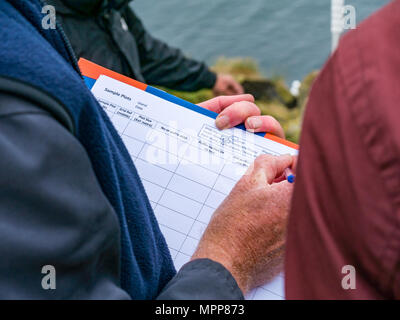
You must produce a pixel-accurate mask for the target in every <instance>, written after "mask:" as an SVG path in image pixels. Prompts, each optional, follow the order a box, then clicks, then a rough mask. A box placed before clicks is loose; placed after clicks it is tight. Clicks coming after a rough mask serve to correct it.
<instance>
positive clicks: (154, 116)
mask: <svg viewBox="0 0 400 320" xmlns="http://www.w3.org/2000/svg"><path fill="white" fill-rule="evenodd" d="M92 92H93V94H94V95H95V96H96V98H97V99H98V101H99V102H100V105H101V106H102V107H103V109H104V110H105V111H106V113H107V114H108V116H109V117H110V119H111V121H112V123H113V124H114V126H115V127H116V129H117V131H118V132H119V134H120V135H121V137H122V139H123V141H124V143H125V145H126V147H127V149H128V151H129V153H130V155H131V157H132V159H133V161H134V163H135V165H136V167H137V170H138V172H139V175H140V177H141V179H142V181H143V184H144V187H145V189H146V192H147V195H148V197H149V200H150V202H151V205H152V207H153V209H154V212H155V215H156V217H157V220H158V222H159V224H160V228H161V231H162V232H163V234H164V236H165V239H166V241H167V244H168V247H169V248H170V251H171V255H172V258H173V261H174V264H175V266H176V268H177V269H178V270H179V269H180V268H181V267H182V266H183V265H184V264H185V263H187V262H188V261H189V259H190V257H191V255H192V254H193V253H194V251H195V249H196V247H197V244H198V242H199V240H200V238H201V236H202V234H203V232H204V230H205V229H206V227H207V224H208V223H209V221H210V218H211V216H212V214H213V212H214V210H215V209H216V208H217V207H218V206H219V204H220V203H221V202H222V201H223V200H224V198H225V197H226V196H227V195H228V194H229V192H230V191H231V189H232V188H233V187H234V185H235V183H236V182H237V181H238V180H239V179H240V178H241V177H242V175H243V173H244V172H245V171H246V169H247V167H248V166H249V165H251V164H252V163H253V161H254V159H255V158H256V157H257V156H258V155H260V154H263V153H267V154H273V155H279V154H288V153H289V154H293V155H294V154H297V150H295V149H292V148H290V147H288V146H286V145H283V144H280V143H277V142H274V141H272V140H269V139H265V138H263V137H261V136H258V135H255V134H253V133H249V132H246V131H244V130H242V129H238V128H233V129H228V130H224V131H219V130H218V129H217V128H216V127H215V119H213V118H211V117H209V116H206V115H204V114H201V113H199V112H196V111H194V110H192V109H190V108H186V107H183V106H181V105H178V104H175V103H172V102H169V101H167V100H165V99H162V98H160V97H158V96H156V95H153V94H151V93H149V92H146V91H143V90H140V89H137V88H135V87H132V86H130V85H127V84H125V83H122V82H120V81H117V80H114V79H112V78H109V77H106V76H100V77H99V79H98V80H97V82H96V83H95V85H94V87H93V88H92ZM246 298H247V299H263V300H266V299H284V278H283V274H281V275H279V276H278V277H276V278H275V279H273V280H272V281H271V282H270V283H268V284H266V285H264V286H262V287H259V288H257V289H255V290H253V291H252V292H251V293H250V294H249V295H248V296H247V297H246Z"/></svg>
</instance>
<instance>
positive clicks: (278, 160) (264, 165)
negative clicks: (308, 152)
mask: <svg viewBox="0 0 400 320" xmlns="http://www.w3.org/2000/svg"><path fill="white" fill-rule="evenodd" d="M293 162H294V158H293V156H291V155H283V156H278V157H277V156H271V155H261V156H259V157H258V158H257V159H256V160H255V162H254V170H255V171H260V170H261V171H263V172H264V173H265V175H266V178H267V182H268V184H272V183H273V182H274V180H275V179H276V178H279V177H280V176H281V175H282V174H283V172H284V171H285V169H286V168H289V167H291V166H292V164H293Z"/></svg>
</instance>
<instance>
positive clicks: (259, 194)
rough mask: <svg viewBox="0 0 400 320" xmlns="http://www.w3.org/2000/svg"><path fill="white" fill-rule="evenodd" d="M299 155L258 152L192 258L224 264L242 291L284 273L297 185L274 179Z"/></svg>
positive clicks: (211, 222)
mask: <svg viewBox="0 0 400 320" xmlns="http://www.w3.org/2000/svg"><path fill="white" fill-rule="evenodd" d="M293 163H294V157H292V156H290V155H286V156H280V157H275V156H269V155H262V156H259V157H258V158H257V159H256V160H255V162H254V165H253V166H251V167H250V168H249V170H248V171H247V173H246V174H245V175H244V176H243V177H242V179H241V180H240V181H239V182H238V183H237V184H236V186H235V187H234V188H233V190H232V191H231V193H230V194H229V196H228V197H227V198H226V199H225V200H224V202H223V203H222V204H221V205H220V207H219V208H218V209H217V210H216V211H215V213H214V215H213V217H212V219H211V221H210V223H209V225H208V227H207V229H206V231H205V233H204V234H203V237H202V239H201V240H200V243H199V245H198V247H197V250H196V252H195V253H194V255H193V257H192V260H194V259H201V258H207V259H211V260H213V261H215V262H218V263H221V264H222V265H223V266H224V267H225V268H226V269H227V270H229V271H230V272H231V274H232V276H233V277H234V278H235V280H236V282H237V283H238V285H239V287H240V289H241V290H242V291H243V294H246V293H248V292H249V291H250V290H251V289H253V288H255V287H257V286H259V285H262V284H264V283H265V282H266V281H268V280H269V279H271V278H273V277H274V276H276V275H277V274H278V273H280V272H281V271H282V267H283V260H284V244H285V232H286V223H287V218H288V214H289V209H290V201H291V196H292V191H293V185H292V184H290V183H288V182H287V181H281V182H278V183H274V181H275V180H276V179H277V178H279V177H281V176H282V174H283V171H284V170H285V169H286V168H288V167H290V166H292V165H293Z"/></svg>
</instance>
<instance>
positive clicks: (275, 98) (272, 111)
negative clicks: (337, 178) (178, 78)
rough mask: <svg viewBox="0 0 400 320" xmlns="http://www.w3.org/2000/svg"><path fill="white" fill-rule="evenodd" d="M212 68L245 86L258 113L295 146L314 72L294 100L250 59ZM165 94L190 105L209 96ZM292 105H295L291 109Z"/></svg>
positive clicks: (225, 60) (206, 92)
mask: <svg viewBox="0 0 400 320" xmlns="http://www.w3.org/2000/svg"><path fill="white" fill-rule="evenodd" d="M212 69H213V70H214V71H216V72H221V73H229V74H231V75H232V76H234V77H235V78H236V79H237V80H238V81H239V82H241V83H244V84H246V88H249V89H252V90H254V91H255V93H256V94H255V97H256V104H257V105H258V106H259V108H260V109H261V112H262V114H265V115H271V116H273V117H275V118H276V119H277V120H278V121H279V122H280V123H281V124H282V126H283V128H284V130H285V132H286V136H287V139H288V140H290V141H293V142H296V143H298V141H299V137H300V128H301V121H302V117H303V112H304V109H305V105H306V103H307V98H308V95H309V91H310V88H311V86H312V83H313V81H314V79H315V78H316V76H317V74H318V72H317V71H314V72H312V73H310V74H309V75H307V76H306V77H305V78H304V80H303V81H302V85H301V88H300V94H299V96H298V97H297V100H295V99H294V97H293V96H292V95H291V93H290V91H289V89H288V88H287V85H286V83H285V81H284V79H283V78H281V77H276V76H275V77H272V78H269V79H268V78H266V77H264V76H263V75H262V74H261V73H260V71H259V70H260V69H259V67H258V65H257V63H256V62H255V61H254V60H252V59H250V58H235V59H228V58H220V59H219V60H218V61H217V63H216V64H215V66H214V67H213V68H212ZM260 86H263V88H266V89H265V90H264V91H265V92H266V95H264V94H262V93H260V94H258V93H257V90H258V89H257V88H260ZM164 90H165V89H164ZM167 91H168V92H170V93H172V94H173V95H176V96H178V97H180V98H182V99H185V100H187V101H190V102H193V103H199V102H202V101H205V100H208V99H211V98H212V97H213V94H212V92H211V90H200V91H197V92H179V91H173V90H167ZM249 92H250V90H249ZM251 93H253V92H251ZM294 103H295V104H296V106H295V107H294ZM288 106H289V107H291V108H289V107H288Z"/></svg>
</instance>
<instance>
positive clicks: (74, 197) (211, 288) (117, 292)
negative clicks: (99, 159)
mask: <svg viewBox="0 0 400 320" xmlns="http://www.w3.org/2000/svg"><path fill="white" fill-rule="evenodd" d="M22 97H23V98H22ZM68 117H69V116H68V114H67V113H66V112H65V111H64V110H63V107H62V106H61V105H60V104H59V103H58V102H57V101H55V100H54V99H53V98H51V97H50V96H47V95H46V94H44V93H43V92H40V91H38V90H36V89H34V88H32V87H28V86H26V85H23V84H21V83H17V82H14V81H10V80H8V79H2V78H0V236H1V241H0V257H1V259H0V299H129V295H128V294H127V293H126V292H124V291H123V290H122V289H121V287H120V281H119V261H120V260H121V259H120V249H119V248H120V238H119V224H118V220H117V215H116V213H115V211H114V209H113V207H112V206H111V204H110V203H109V201H108V199H107V197H106V196H105V194H104V193H103V191H102V189H101V187H100V184H99V182H98V180H97V178H96V176H95V173H94V171H93V168H92V165H91V162H90V159H89V157H88V155H87V154H86V151H85V149H84V148H83V146H82V145H81V143H80V142H79V141H78V140H77V139H76V138H75V136H74V135H73V134H72V133H71V132H70V131H69V130H68V125H67V124H68V123H70V122H71V119H68ZM99 230H101V232H99ZM44 265H52V266H54V267H55V269H56V288H55V290H52V289H50V290H45V289H44V288H43V287H42V280H43V278H44V277H45V276H46V274H42V270H41V267H42V266H44ZM71 265H74V266H78V267H76V268H73V269H71V268H70V267H69V266H71ZM158 298H159V299H242V298H243V296H242V293H241V291H240V289H239V288H238V286H237V284H236V282H235V280H234V279H233V277H232V276H231V274H230V273H229V272H228V271H227V270H226V269H225V268H224V267H223V266H222V265H220V264H218V263H215V262H213V261H211V260H207V259H205V260H204V259H202V260H195V261H193V262H190V263H188V264H187V265H186V266H184V267H183V268H182V269H181V270H180V271H179V272H178V274H177V275H176V277H175V278H173V279H172V280H171V282H170V283H169V284H168V285H167V287H166V288H165V289H164V291H163V292H162V293H161V295H160V296H159V297H158Z"/></svg>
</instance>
